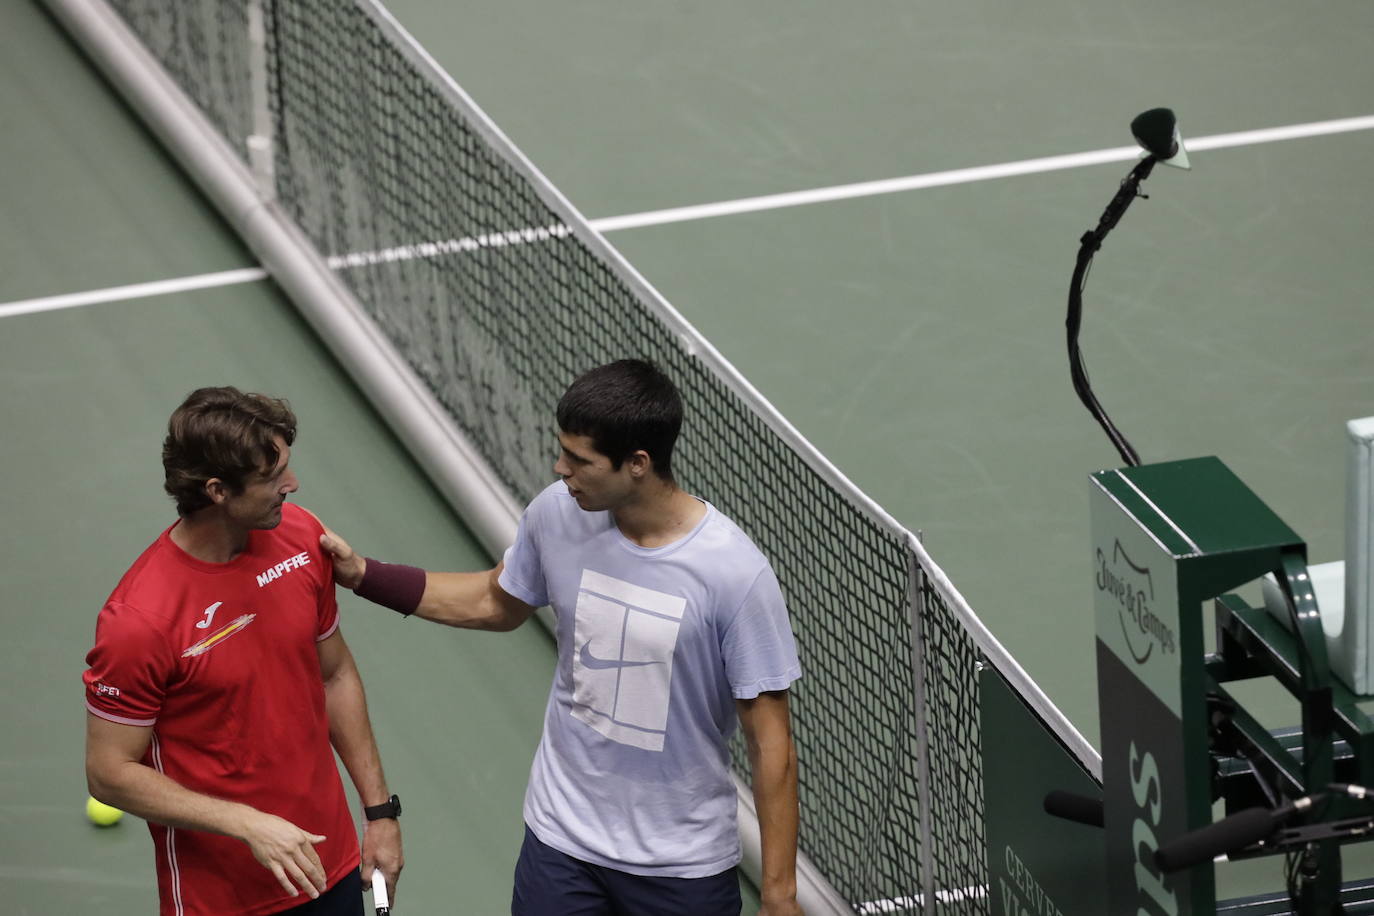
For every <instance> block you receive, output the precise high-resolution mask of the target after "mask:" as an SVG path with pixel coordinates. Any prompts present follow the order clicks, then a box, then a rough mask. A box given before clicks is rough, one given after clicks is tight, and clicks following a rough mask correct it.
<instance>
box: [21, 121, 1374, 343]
mask: <svg viewBox="0 0 1374 916" xmlns="http://www.w3.org/2000/svg"><path fill="white" fill-rule="evenodd" d="M1371 129H1374V115H1365V116H1361V117H1355V118H1340V119H1337V120H1333V121H1314V122H1311V123H1308V124H1292V125H1289V126H1287V127H1272V128H1266V129H1263V130H1246V131H1239V132H1237V133H1230V134H1215V135H1213V136H1209V137H1193V138H1184V145H1186V146H1187V147H1188V151H1189V152H1206V151H1208V150H1217V149H1228V148H1232V147H1237V146H1251V145H1253V144H1256V143H1275V142H1279V141H1282V140H1297V139H1301V138H1304V137H1321V136H1327V135H1330V134H1341V133H1349V132H1351V131H1357V130H1371ZM1139 156H1140V149H1139V147H1135V146H1118V147H1113V148H1111V149H1100V150H1092V151H1089V152H1085V153H1070V154H1067V155H1063V156H1046V157H1044V158H1041V159H1025V160H1022V161H1020V162H1004V163H1001V164H999V165H984V166H977V167H975V168H968V169H953V170H951V171H946V172H930V173H928V174H925V175H908V176H906V177H905V178H888V179H884V180H881V181H864V182H859V183H856V184H845V185H834V186H831V187H828V188H815V189H813V190H810V191H793V192H789V193H786V194H768V195H764V196H762V197H743V198H739V199H737V200H726V201H720V202H718V203H713V204H698V205H695V206H691V207H674V208H672V209H668V210H653V211H649V212H646V213H630V214H627V215H625V216H608V217H603V218H600V219H593V220H588V222H589V223H590V225H591V226H592V228H593V229H596V230H597V231H598V232H617V231H620V230H622V229H638V228H643V227H645V226H661V225H664V224H667V223H682V222H687V221H690V220H697V219H711V218H714V217H718V216H734V215H736V214H740V213H755V212H758V211H760V210H777V209H781V208H783V207H798V206H803V205H806V204H819V203H829V202H831V201H837V200H851V199H853V198H856V197H872V196H874V195H877V194H896V193H899V192H902V191H918V190H921V189H923V188H935V187H942V186H946V185H955V184H968V183H970V182H975V181H991V180H994V179H997V178H1010V177H1013V176H1016V175H1033V174H1036V173H1039V172H1053V171H1058V170H1061V169H1073V168H1084V167H1086V166H1090V165H1103V164H1106V163H1110V162H1127V161H1130V160H1132V159H1136V158H1138V157H1139ZM569 231H570V230H569V229H568V227H566V226H547V227H543V228H527V229H522V230H516V231H512V232H504V233H498V234H494V235H489V236H479V237H476V238H467V239H450V240H448V241H443V242H426V243H420V244H415V245H404V246H400V247H397V248H388V249H384V250H382V251H367V252H355V253H353V254H345V255H335V256H333V257H330V258H329V265H330V267H332V268H334V269H335V270H339V269H341V268H346V267H358V266H362V265H367V264H377V263H384V262H389V261H409V260H415V259H418V258H427V257H438V256H440V255H444V254H452V253H455V252H461V251H472V250H475V249H477V248H486V247H500V246H504V245H516V244H522V243H528V242H534V241H540V240H543V239H547V238H549V237H562V236H565V235H567V234H568V233H569ZM266 277H267V272H266V271H265V270H263V269H262V268H260V267H248V268H243V269H241V270H227V271H223V272H221V273H214V274H201V275H200V276H195V277H181V278H179V279H174V280H159V281H156V282H153V283H137V284H134V285H132V286H117V287H114V288H111V289H102V290H92V291H90V292H85V293H72V294H69V295H63V296H49V297H46V298H43V299H28V300H24V301H21V302H11V303H7V304H4V305H0V318H10V317H13V316H15V315H26V314H31V313H33V312H48V311H52V310H54V309H63V308H73V307H76V306H82V305H95V304H97V303H101V302H114V301H118V300H120V299H137V298H141V297H144V296H160V295H165V294H167V293H176V292H183V291H185V290H193V289H206V288H208V287H214V286H229V285H232V284H235V283H251V282H254V281H257V280H262V279H265V278H266Z"/></svg>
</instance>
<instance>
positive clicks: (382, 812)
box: [363, 795, 401, 821]
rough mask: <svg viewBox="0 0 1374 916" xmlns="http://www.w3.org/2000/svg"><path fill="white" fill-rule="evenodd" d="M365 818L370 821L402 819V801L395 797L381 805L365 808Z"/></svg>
mask: <svg viewBox="0 0 1374 916" xmlns="http://www.w3.org/2000/svg"><path fill="white" fill-rule="evenodd" d="M363 816H364V817H366V818H367V819H368V820H370V821H379V820H381V819H382V818H384V817H400V816H401V799H400V797H399V796H396V795H393V796H391V797H390V798H388V799H387V800H386V801H384V802H382V803H381V804H380V805H373V806H372V807H370V808H364V809H363Z"/></svg>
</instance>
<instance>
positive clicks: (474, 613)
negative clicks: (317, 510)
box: [320, 526, 534, 630]
mask: <svg viewBox="0 0 1374 916" xmlns="http://www.w3.org/2000/svg"><path fill="white" fill-rule="evenodd" d="M324 531H325V533H324V534H322V535H320V546H321V547H323V548H324V551H325V553H327V554H328V555H329V557H330V559H331V560H333V562H334V581H335V582H337V583H339V584H340V585H342V586H343V587H344V588H348V589H354V590H355V591H357V592H358V594H359V595H361V596H362V597H364V598H368V599H369V600H372V601H376V602H377V603H378V604H384V605H386V606H387V607H390V608H392V610H397V611H400V612H402V613H406V614H410V613H413V614H414V615H415V616H417V617H423V618H424V619H425V620H432V621H434V622H435V623H442V624H444V625H445V626H450V627H464V628H467V629H472V630H514V629H515V628H516V627H518V626H520V624H522V623H524V622H525V621H526V620H528V619H529V617H530V615H531V614H533V613H534V608H533V607H531V606H530V605H528V604H526V603H525V602H523V601H521V600H520V599H518V598H516V597H514V596H513V595H511V594H509V593H508V592H507V591H506V590H505V589H503V588H502V587H501V585H500V583H499V582H498V581H497V580H498V577H499V576H500V575H501V569H502V567H501V565H500V564H497V566H496V567H495V568H494V569H489V570H485V571H483V572H427V571H425V570H419V569H416V568H415V567H408V566H404V567H402V566H390V565H389V564H380V566H381V567H383V568H380V569H379V568H373V569H372V570H371V575H369V565H370V564H375V563H377V561H375V560H372V561H369V560H368V559H367V558H365V557H363V556H361V555H360V554H358V553H357V552H356V551H354V550H353V548H352V547H350V546H349V545H348V542H347V541H345V540H344V539H343V538H341V537H339V535H337V534H336V533H334V532H333V531H331V530H330V529H329V528H328V527H327V526H326V527H325V529H324ZM379 573H381V574H382V575H383V576H384V578H383V579H382V580H381V585H380V586H378V585H375V584H372V582H369V583H365V582H364V577H365V576H368V578H369V580H376V579H377V578H378V574H379ZM359 586H363V588H362V589H359ZM388 599H391V600H388Z"/></svg>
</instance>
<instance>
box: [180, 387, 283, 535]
mask: <svg viewBox="0 0 1374 916" xmlns="http://www.w3.org/2000/svg"><path fill="white" fill-rule="evenodd" d="M276 436H281V437H282V439H284V440H285V441H286V444H287V445H290V444H291V443H292V442H294V441H295V440H296V415H295V414H294V413H292V412H291V407H290V405H288V404H287V403H286V402H285V401H283V400H280V399H278V398H269V397H267V396H266V395H262V394H244V393H243V392H242V391H239V390H238V389H237V388H229V387H223V388H198V389H196V390H195V391H193V392H191V393H190V394H189V395H187V397H186V400H185V401H183V402H182V403H181V406H180V407H178V408H177V409H176V410H175V411H173V412H172V417H171V419H170V420H168V421H167V439H166V440H165V441H164V442H163V443H162V470H163V472H164V473H165V474H166V480H165V481H164V483H163V485H162V486H163V489H165V490H166V491H167V494H168V495H169V496H171V497H172V499H174V500H175V501H176V504H177V514H178V515H182V516H186V515H190V514H191V513H192V512H195V511H197V510H199V509H204V508H205V507H206V506H208V505H210V503H211V500H210V497H209V495H207V494H206V492H205V483H206V481H208V480H210V478H212V477H218V478H219V479H220V480H223V481H224V482H225V484H226V485H227V486H228V487H229V488H230V489H231V490H233V491H234V492H238V491H241V490H242V489H243V485H244V483H245V482H246V481H247V479H248V478H249V476H250V475H252V474H261V473H264V472H265V471H268V470H270V469H271V468H272V467H273V466H274V465H276V463H277V460H278V459H279V458H280V457H281V455H280V454H279V453H278V450H277V444H276V442H275V437H276Z"/></svg>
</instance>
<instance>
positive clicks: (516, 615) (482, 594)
mask: <svg viewBox="0 0 1374 916" xmlns="http://www.w3.org/2000/svg"><path fill="white" fill-rule="evenodd" d="M500 574H501V567H500V566H497V567H496V568H495V569H490V570H486V571H485V572H467V573H436V572H431V573H426V574H425V593H424V596H423V597H421V599H420V605H419V607H417V608H416V609H415V616H417V617H423V618H424V619H425V620H432V621H434V622H435V623H442V624H445V625H446V626H451V627H464V628H466V629H471V630H499V631H504V630H513V629H515V628H516V627H518V626H520V624H522V623H524V622H525V621H526V620H527V619H529V616H530V613H531V612H532V611H533V609H532V608H528V607H526V606H525V605H524V604H521V603H520V602H518V601H516V600H515V599H513V598H510V597H509V596H508V595H506V594H505V592H504V591H503V590H502V589H501V586H500V585H499V584H498V582H497V579H498V577H499V576H500Z"/></svg>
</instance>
